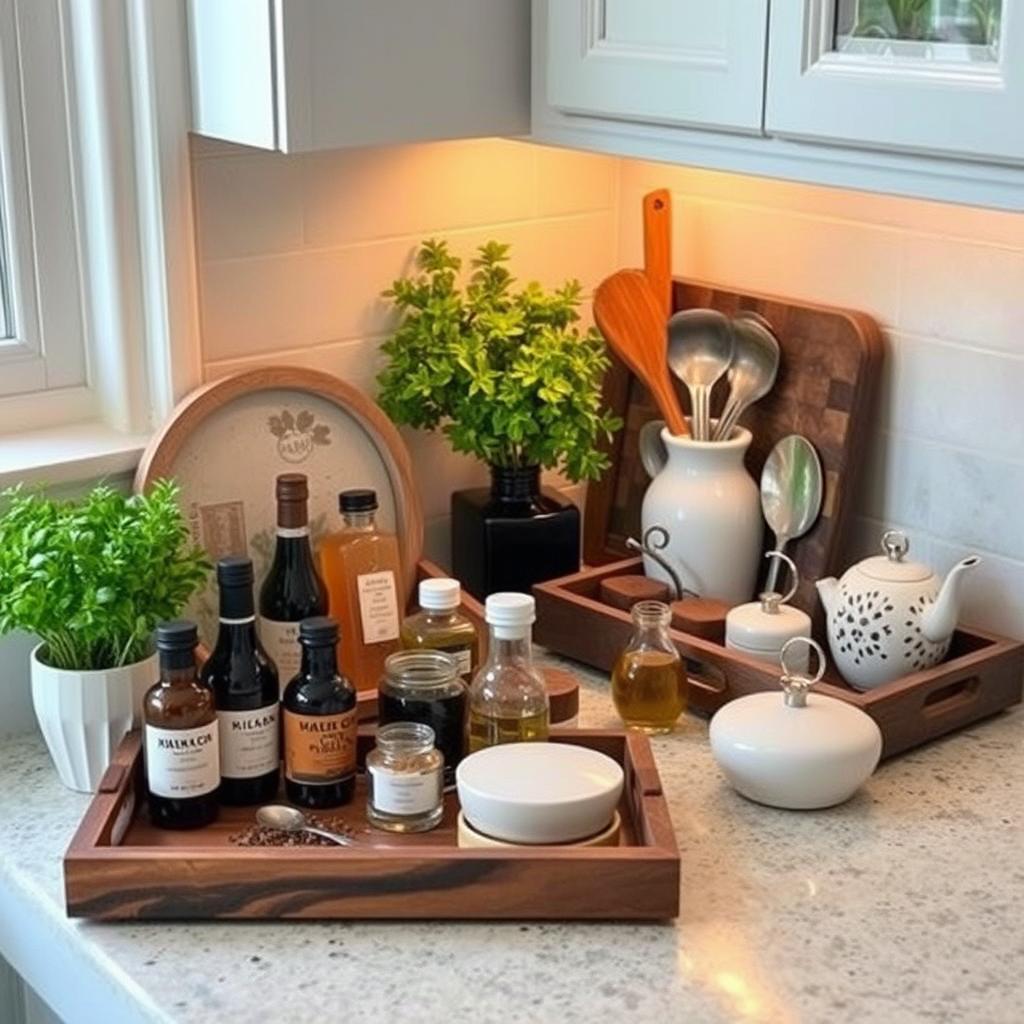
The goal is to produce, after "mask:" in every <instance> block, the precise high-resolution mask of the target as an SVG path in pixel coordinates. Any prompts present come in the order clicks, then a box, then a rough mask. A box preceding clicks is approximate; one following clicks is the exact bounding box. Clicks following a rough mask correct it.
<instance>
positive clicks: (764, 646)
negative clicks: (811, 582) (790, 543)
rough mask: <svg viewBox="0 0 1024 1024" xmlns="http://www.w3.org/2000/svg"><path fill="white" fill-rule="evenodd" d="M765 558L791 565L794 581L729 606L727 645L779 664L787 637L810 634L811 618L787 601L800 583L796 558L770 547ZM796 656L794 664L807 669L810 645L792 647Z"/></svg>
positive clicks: (800, 668)
mask: <svg viewBox="0 0 1024 1024" xmlns="http://www.w3.org/2000/svg"><path fill="white" fill-rule="evenodd" d="M765 558H776V559H779V560H780V561H781V562H783V563H784V564H785V565H786V566H788V567H789V570H790V572H791V573H792V575H793V585H792V586H791V587H790V588H789V590H788V591H787V592H786V593H785V594H779V593H776V592H775V591H771V592H767V593H764V594H762V595H761V596H760V597H759V598H758V600H756V601H750V602H749V603H747V604H740V605H736V607H735V608H732V609H730V611H729V614H728V615H727V616H726V617H725V646H726V647H728V648H729V649H730V650H734V651H740V652H741V653H743V654H748V655H750V657H752V658H757V659H758V660H759V661H767V662H771V663H772V664H773V665H777V664H778V662H779V655H780V654H781V653H782V648H783V646H784V645H785V643H786V641H787V640H791V639H792V638H793V637H796V636H802V637H809V636H810V635H811V618H810V616H809V615H807V614H806V612H802V611H801V610H800V609H799V608H794V607H793V606H792V605H791V604H788V603H787V602H788V601H789V600H790V599H791V598H792V597H793V595H794V594H795V593H796V591H797V586H798V585H799V576H798V573H797V568H796V565H795V563H794V562H793V560H792V559H791V558H789V557H788V556H786V555H784V554H783V553H782V552H781V551H769V552H768V553H767V554H766V555H765ZM793 657H794V658H796V659H797V661H796V663H795V664H794V668H795V669H796V670H798V671H801V672H806V671H807V648H806V647H805V646H801V647H798V648H797V649H795V650H794V651H793ZM801 659H802V662H801Z"/></svg>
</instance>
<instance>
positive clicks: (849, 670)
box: [817, 530, 981, 690]
mask: <svg viewBox="0 0 1024 1024" xmlns="http://www.w3.org/2000/svg"><path fill="white" fill-rule="evenodd" d="M909 548H910V545H909V543H908V541H907V538H906V536H905V535H904V534H903V533H901V532H900V531H899V530H888V531H887V532H886V533H885V534H884V535H883V536H882V550H883V551H884V552H885V554H884V555H875V556H874V557H873V558H865V559H864V561H862V562H858V563H857V564H856V565H853V566H851V567H850V568H849V569H847V570H846V572H845V573H844V575H843V578H842V579H841V580H839V581H838V582H837V581H836V580H835V578H834V577H831V576H830V577H829V578H828V579H823V580H819V581H818V583H817V587H818V594H819V596H820V597H821V603H822V604H823V605H824V607H825V612H826V613H827V615H828V644H829V648H830V649H831V651H832V659H833V660H834V661H835V663H836V667H837V668H838V669H839V671H840V673H841V674H842V676H843V679H845V680H846V681H847V682H848V683H849V684H850V685H851V686H852V687H854V688H855V689H857V690H870V689H873V688H874V687H876V686H881V685H882V684H883V683H889V682H892V680H894V679H898V678H899V677H900V676H904V675H907V674H908V673H910V672H919V671H920V670H921V669H926V668H931V667H932V665H937V664H938V663H939V662H940V661H942V659H943V658H944V657H945V656H946V652H947V651H948V650H949V644H950V641H951V640H952V639H953V630H954V629H955V628H956V624H957V619H958V618H959V616H960V585H961V583H962V582H963V580H964V573H965V572H966V570H967V569H973V568H974V566H976V565H978V564H979V563H980V562H981V559H980V558H978V557H977V555H971V556H970V557H969V558H964V559H962V560H961V561H959V562H957V564H956V565H954V566H953V568H952V569H950V571H949V575H948V576H946V579H945V580H941V579H940V578H939V577H938V575H937V574H936V573H935V572H934V571H933V570H931V569H929V568H928V566H926V565H922V564H921V563H920V562H909V561H905V556H906V554H907V551H908V550H909Z"/></svg>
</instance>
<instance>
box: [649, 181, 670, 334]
mask: <svg viewBox="0 0 1024 1024" xmlns="http://www.w3.org/2000/svg"><path fill="white" fill-rule="evenodd" d="M643 207H644V274H645V275H646V276H647V280H648V281H650V282H651V290H652V291H653V292H654V294H655V296H656V297H657V299H658V302H659V303H661V305H662V308H663V309H664V312H665V316H666V317H668V316H669V315H670V314H671V313H672V193H671V192H669V190H668V189H667V188H659V189H655V190H654V191H653V192H648V193H647V195H645V196H644V201H643Z"/></svg>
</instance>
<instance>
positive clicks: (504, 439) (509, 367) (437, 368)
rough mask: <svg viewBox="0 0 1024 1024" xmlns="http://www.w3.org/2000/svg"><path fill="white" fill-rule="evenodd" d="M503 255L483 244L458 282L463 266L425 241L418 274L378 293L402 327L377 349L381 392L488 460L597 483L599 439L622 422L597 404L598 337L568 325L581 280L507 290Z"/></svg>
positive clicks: (509, 282) (418, 421) (408, 417)
mask: <svg viewBox="0 0 1024 1024" xmlns="http://www.w3.org/2000/svg"><path fill="white" fill-rule="evenodd" d="M508 259H509V247H508V246H507V245H501V244H499V243H498V242H488V243H487V244H485V245H482V246H480V247H479V249H478V250H477V256H476V258H474V259H473V261H472V267H473V270H472V274H471V275H470V278H469V282H468V284H467V285H466V287H465V289H461V288H460V287H459V284H458V276H459V271H460V270H461V269H462V261H461V260H460V259H459V258H458V257H456V256H454V255H452V254H451V253H450V252H449V251H448V245H447V243H446V242H444V241H438V240H436V239H430V240H428V241H426V242H424V243H423V245H422V247H421V248H420V250H419V252H418V254H417V258H416V262H417V266H418V267H419V270H420V271H421V272H420V273H419V274H418V275H416V276H414V277H409V278H402V279H401V280H398V281H395V283H394V284H393V285H392V287H391V288H390V289H388V290H387V291H386V292H384V295H385V297H387V298H390V299H392V300H393V302H394V305H395V306H396V307H397V308H398V310H399V311H400V312H401V314H402V322H401V325H400V326H399V328H398V330H397V331H396V332H395V334H394V335H393V336H392V337H391V338H389V339H388V340H387V341H386V342H385V343H384V345H383V350H384V352H385V354H386V355H387V356H388V358H389V363H388V365H387V366H386V367H385V369H384V370H383V371H382V372H381V373H380V375H379V376H378V378H377V380H378V383H379V384H380V393H379V396H378V399H379V401H380V404H381V406H382V407H383V408H384V410H385V411H386V412H387V413H388V415H389V416H390V417H391V418H392V419H393V420H395V422H397V423H404V424H408V425H409V426H413V427H420V428H423V429H426V430H436V429H438V428H440V429H441V430H442V432H443V433H444V434H445V435H446V436H447V437H448V438H449V440H450V441H451V444H452V447H453V448H454V449H455V450H456V451H459V452H466V453H468V454H470V455H475V456H476V457H477V458H479V459H483V460H484V461H485V462H488V463H490V464H491V465H494V466H502V467H510V468H516V467H526V466H534V465H539V466H543V467H545V468H547V469H551V468H555V467H559V468H561V469H562V470H563V471H564V472H565V474H566V475H567V476H568V477H570V478H571V479H572V480H585V479H595V478H596V477H598V476H600V475H601V472H602V470H604V469H605V468H606V467H607V465H608V458H607V455H606V454H605V453H604V452H602V451H601V450H600V449H599V448H598V441H599V439H600V438H602V437H610V436H611V434H612V433H613V432H614V431H615V430H617V429H618V428H619V426H620V421H619V420H618V419H617V418H616V417H615V416H613V415H611V413H610V412H609V411H608V410H606V409H603V408H602V407H601V382H602V379H603V376H604V371H605V369H606V368H607V366H608V357H607V354H606V352H605V347H604V341H603V340H602V338H601V336H600V334H598V333H597V331H595V330H593V329H590V330H588V331H585V332H584V331H580V329H579V328H578V327H577V326H576V324H577V323H578V321H579V312H578V309H579V305H580V302H581V288H580V284H579V282H578V281H574V280H573V281H568V282H566V283H565V284H564V285H563V286H562V287H561V288H559V289H556V290H555V291H553V292H545V291H544V290H543V289H542V288H541V286H540V285H539V284H537V283H535V282H531V283H529V284H527V285H526V286H525V287H524V288H523V289H522V290H520V291H514V290H513V287H512V286H513V284H514V283H515V282H514V279H513V277H512V275H511V274H510V272H509V270H508V268H507V266H506V263H507V262H508Z"/></svg>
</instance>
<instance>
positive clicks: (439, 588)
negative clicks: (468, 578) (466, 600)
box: [420, 579, 462, 612]
mask: <svg viewBox="0 0 1024 1024" xmlns="http://www.w3.org/2000/svg"><path fill="white" fill-rule="evenodd" d="M461 602H462V587H460V586H459V581H458V580H450V579H437V580H421V581H420V607H421V608H426V609H428V610H429V611H435V612H447V611H451V610H452V609H454V608H458V607H459V604H460V603H461Z"/></svg>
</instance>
